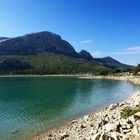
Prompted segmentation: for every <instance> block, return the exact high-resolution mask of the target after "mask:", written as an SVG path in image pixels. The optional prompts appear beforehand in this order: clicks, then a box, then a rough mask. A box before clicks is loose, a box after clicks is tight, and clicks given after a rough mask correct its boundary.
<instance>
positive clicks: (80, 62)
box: [0, 53, 112, 74]
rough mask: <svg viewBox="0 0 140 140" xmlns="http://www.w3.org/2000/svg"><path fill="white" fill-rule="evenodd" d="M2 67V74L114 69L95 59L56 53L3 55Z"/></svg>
mask: <svg viewBox="0 0 140 140" xmlns="http://www.w3.org/2000/svg"><path fill="white" fill-rule="evenodd" d="M7 61H8V62H7ZM1 65H2V66H3V68H1ZM21 65H22V66H24V67H21ZM11 68H12V69H11ZM0 69H1V74H6V73H11V72H12V73H13V74H77V73H79V74H80V73H94V74H99V73H100V72H101V71H112V69H110V68H107V67H105V66H103V65H101V64H99V63H97V62H95V61H89V60H85V59H82V58H74V57H69V56H65V55H60V54H54V53H40V54H37V55H6V56H4V55H3V56H1V57H0Z"/></svg>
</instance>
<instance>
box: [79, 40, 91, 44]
mask: <svg viewBox="0 0 140 140" xmlns="http://www.w3.org/2000/svg"><path fill="white" fill-rule="evenodd" d="M92 42H93V41H92V40H83V41H81V42H80V43H81V44H90V43H92Z"/></svg>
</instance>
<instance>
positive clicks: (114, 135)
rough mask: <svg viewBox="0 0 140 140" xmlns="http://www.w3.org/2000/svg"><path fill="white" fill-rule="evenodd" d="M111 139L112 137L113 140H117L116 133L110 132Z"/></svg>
mask: <svg viewBox="0 0 140 140" xmlns="http://www.w3.org/2000/svg"><path fill="white" fill-rule="evenodd" d="M111 137H112V138H113V139H114V140H118V133H117V132H112V133H111Z"/></svg>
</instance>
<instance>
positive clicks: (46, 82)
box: [0, 77, 140, 140]
mask: <svg viewBox="0 0 140 140" xmlns="http://www.w3.org/2000/svg"><path fill="white" fill-rule="evenodd" d="M138 90H140V87H139V86H134V85H132V84H130V83H128V82H126V81H113V80H86V79H78V77H5V78H4V77H1V78H0V140H15V139H18V140H20V139H21V136H23V135H26V134H30V133H36V132H37V131H40V130H43V129H46V128H49V127H51V126H52V125H54V124H56V123H58V122H59V123H60V122H62V121H63V120H69V119H72V118H73V117H76V116H80V115H82V114H86V113H88V112H90V111H95V110H97V109H98V108H101V107H103V106H106V105H108V104H110V103H112V102H118V101H121V100H125V99H126V98H127V97H129V96H130V95H131V93H132V92H135V91H138Z"/></svg>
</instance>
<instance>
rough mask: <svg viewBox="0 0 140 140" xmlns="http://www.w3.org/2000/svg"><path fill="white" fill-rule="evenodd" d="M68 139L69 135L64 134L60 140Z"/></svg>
mask: <svg viewBox="0 0 140 140" xmlns="http://www.w3.org/2000/svg"><path fill="white" fill-rule="evenodd" d="M67 137H69V135H68V134H67V133H63V134H61V137H60V140H63V139H65V138H67Z"/></svg>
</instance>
